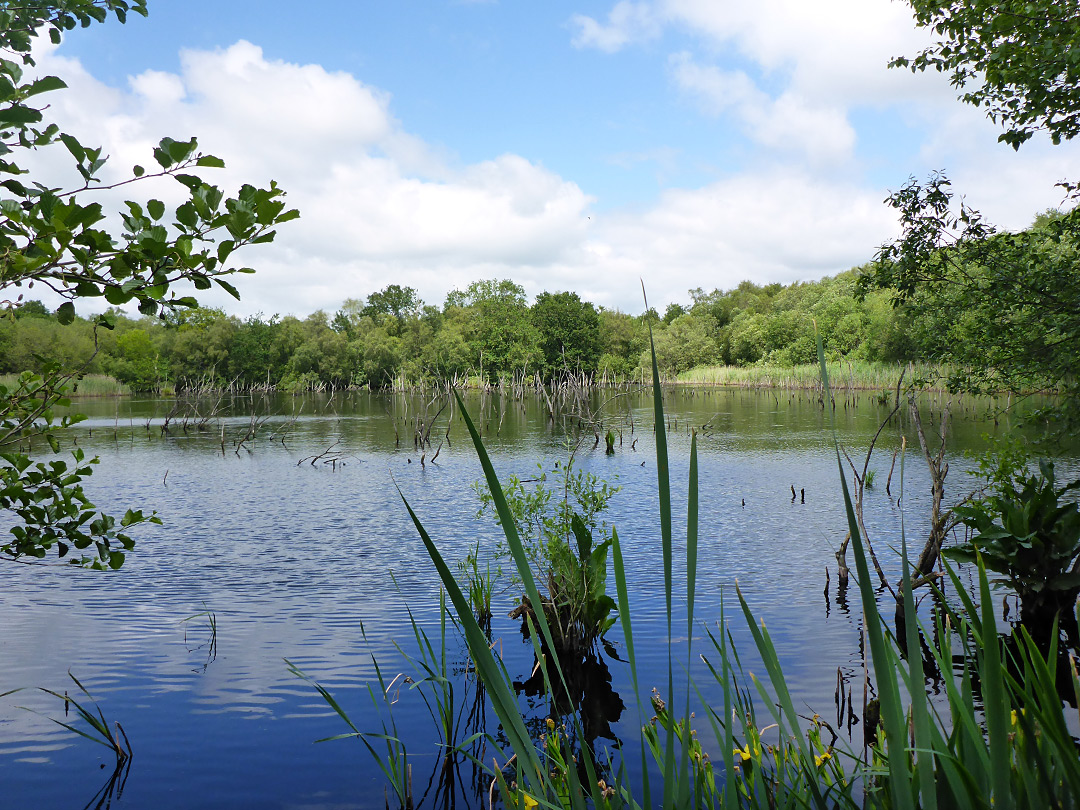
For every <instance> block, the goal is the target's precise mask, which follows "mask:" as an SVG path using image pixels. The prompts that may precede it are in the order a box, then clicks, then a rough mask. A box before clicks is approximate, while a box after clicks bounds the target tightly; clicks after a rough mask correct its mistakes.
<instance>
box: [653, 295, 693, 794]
mask: <svg viewBox="0 0 1080 810" xmlns="http://www.w3.org/2000/svg"><path fill="white" fill-rule="evenodd" d="M642 292H644V285H642ZM647 303H648V301H646V304H647ZM649 354H650V355H651V358H652V377H653V421H654V423H655V426H654V430H653V432H654V433H655V434H656V486H657V490H658V492H659V495H660V544H661V548H662V550H663V557H664V600H665V602H664V604H665V607H666V609H667V634H668V683H667V694H668V700H671V699H672V698H673V697H674V695H675V668H674V662H673V660H672V649H671V630H672V627H671V613H672V611H671V588H672V584H671V583H672V573H671V569H672V550H671V475H670V469H669V467H668V447H667V429H666V422H665V421H664V392H663V389H662V388H661V387H660V369H659V368H658V367H657V364H656V344H655V343H654V341H653V333H652V324H651V323H650V324H649ZM687 677H689V672H687ZM683 776H685V772H684V774H683ZM675 777H676V774H675V724H674V723H672V724H670V726H669V727H668V729H667V740H666V745H665V746H664V800H663V806H664V807H665V808H669V807H673V806H674V802H675V796H676V794H678V795H680V796H681V795H683V786H682V785H681V784H678V785H677V784H676V778H675Z"/></svg>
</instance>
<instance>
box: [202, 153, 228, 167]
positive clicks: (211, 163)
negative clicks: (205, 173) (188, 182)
mask: <svg viewBox="0 0 1080 810" xmlns="http://www.w3.org/2000/svg"><path fill="white" fill-rule="evenodd" d="M195 165H196V166H205V167H206V168H209V169H224V168H225V161H224V160H222V159H221V158H219V157H214V156H213V155H203V156H202V157H200V158H199V159H198V160H196V161H195Z"/></svg>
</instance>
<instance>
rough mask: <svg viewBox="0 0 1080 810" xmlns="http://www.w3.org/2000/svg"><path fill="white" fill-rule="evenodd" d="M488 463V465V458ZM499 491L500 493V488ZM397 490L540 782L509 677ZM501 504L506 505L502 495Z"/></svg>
mask: <svg viewBox="0 0 1080 810" xmlns="http://www.w3.org/2000/svg"><path fill="white" fill-rule="evenodd" d="M459 404H460V399H459ZM462 413H463V414H464V413H465V411H464V409H462ZM466 420H467V422H466V423H467V424H469V426H470V428H471V427H472V423H471V421H468V417H467V416H466ZM485 458H486V454H485ZM488 463H489V465H490V462H488ZM497 483H498V482H497V481H496V484H497ZM495 490H499V488H498V487H497V486H496V487H495V488H494V489H493V492H492V494H494V492H495ZM499 491H500V494H501V490H499ZM398 494H399V495H401V500H402V502H403V503H404V504H405V508H406V509H407V510H408V512H409V516H410V517H411V518H412V521H413V525H414V526H415V527H416V531H417V532H418V533H419V534H420V539H421V540H422V541H423V543H424V547H425V548H426V549H427V552H428V556H429V557H431V562H432V563H433V564H434V565H435V570H436V571H438V573H439V578H440V579H441V580H442V583H443V587H445V588H446V593H447V595H448V596H449V597H450V601H451V602H452V603H453V605H454V610H455V611H457V614H458V621H459V622H460V623H461V627H462V630H463V631H464V632H465V643H466V644H467V645H468V647H469V654H470V655H471V656H472V659H473V663H474V664H475V666H476V671H477V674H478V676H479V677H480V679H481V680H482V681H483V682H484V684H485V685H486V686H487V690H488V695H489V697H490V698H491V705H492V708H493V709H494V710H495V714H496V715H497V716H498V718H499V722H500V723H502V726H503V730H504V731H505V733H506V738H507V741H508V742H509V743H510V747H511V748H512V749H513V751H514V754H515V755H516V756H517V761H518V762H519V763H521V765H522V768H523V771H524V772H525V774H527V778H529V779H530V780H538V781H540V782H542V781H543V779H544V770H543V768H542V766H541V764H540V758H539V756H538V755H537V752H536V747H535V746H534V745H533V744H532V739H531V738H530V737H529V732H528V729H526V728H525V722H524V721H523V720H522V719H521V713H520V712H519V711H518V707H517V699H516V698H515V696H514V694H513V691H512V690H511V688H510V684H509V683H508V678H507V677H506V674H505V672H504V670H503V668H502V666H501V664H500V663H499V662H498V661H497V660H496V658H495V654H494V653H493V652H492V651H491V649H490V648H489V647H488V640H487V636H485V635H484V631H483V630H481V629H480V625H479V624H478V623H477V621H476V618H475V617H474V616H473V615H472V609H471V607H470V605H469V602H468V599H466V598H465V595H464V594H463V593H462V592H461V588H460V587H459V586H458V584H457V582H456V581H455V580H454V575H453V574H452V573H451V572H450V568H449V567H448V566H447V564H446V561H445V560H444V559H443V557H442V555H441V554H440V553H439V550H438V548H436V547H435V543H434V542H432V540H431V537H430V536H429V535H428V533H427V530H426V529H425V528H424V526H423V524H422V523H421V522H420V518H419V517H417V515H416V512H414V511H413V508H412V506H410V505H409V502H408V500H406V498H405V496H404V494H402V493H401V491H400V490H398ZM503 506H504V507H505V506H506V502H505V499H503ZM510 525H511V526H512V525H513V523H512V522H511V524H510ZM534 589H535V586H534ZM537 604H539V602H537Z"/></svg>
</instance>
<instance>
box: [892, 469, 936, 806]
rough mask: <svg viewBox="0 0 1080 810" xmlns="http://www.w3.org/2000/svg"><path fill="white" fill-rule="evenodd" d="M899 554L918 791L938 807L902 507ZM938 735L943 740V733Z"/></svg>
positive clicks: (923, 800) (901, 474) (933, 741)
mask: <svg viewBox="0 0 1080 810" xmlns="http://www.w3.org/2000/svg"><path fill="white" fill-rule="evenodd" d="M905 455H906V454H905V453H901V454H900V502H901V503H906V501H904V459H905ZM900 556H901V565H902V568H903V573H902V575H901V577H902V579H901V585H900V589H901V591H902V593H903V599H904V607H903V609H904V630H905V641H906V644H907V651H908V655H907V658H908V669H907V674H908V679H907V691H908V695H909V696H910V697H911V727H912V736H913V737H914V745H915V751H916V758H917V762H918V778H919V781H918V786H919V794H920V797H921V799H922V802H921V806H922V807H924V808H926V810H937V790H936V788H935V785H934V750H935V748H936V746H935V744H934V743H935V740H934V739H933V737H934V735H933V734H932V733H931V730H930V727H931V723H930V712H929V709H928V707H927V700H926V688H925V685H924V684H925V681H924V672H923V660H922V651H921V647H920V643H921V642H920V638H919V625H918V615H917V611H916V608H915V594H914V591H913V589H912V586H911V582H912V580H911V565H910V558H909V557H908V544H907V531H906V530H905V526H904V512H903V510H901V512H900ZM936 736H937V739H938V740H940V734H939V735H936Z"/></svg>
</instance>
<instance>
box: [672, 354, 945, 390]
mask: <svg viewBox="0 0 1080 810" xmlns="http://www.w3.org/2000/svg"><path fill="white" fill-rule="evenodd" d="M827 366H828V372H829V378H830V379H831V380H832V383H833V386H832V387H833V390H834V391H840V390H859V391H863V390H868V391H875V390H886V391H887V390H889V389H891V388H895V387H896V377H897V374H898V371H897V366H896V364H894V363H869V362H866V361H863V360H856V361H850V362H849V361H846V360H845V361H833V362H830V363H828V364H827ZM910 367H911V371H910V372H909V377H910V378H911V379H916V380H924V381H933V380H937V381H939V384H934V383H927V384H926V390H939V387H940V388H942V389H943V388H944V378H945V376H946V375H947V373H948V369H947V368H945V367H942V366H937V365H931V364H927V363H912V364H911V366H910ZM674 382H675V383H676V384H684V385H720V386H730V387H733V388H776V389H792V390H818V389H820V388H821V368H820V366H819V365H818V364H817V363H808V364H806V365H802V366H794V367H787V368H784V367H780V366H701V367H698V368H693V369H690V370H689V371H685V372H683V373H682V374H680V375H679V376H678V377H676V378H675V380H674Z"/></svg>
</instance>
